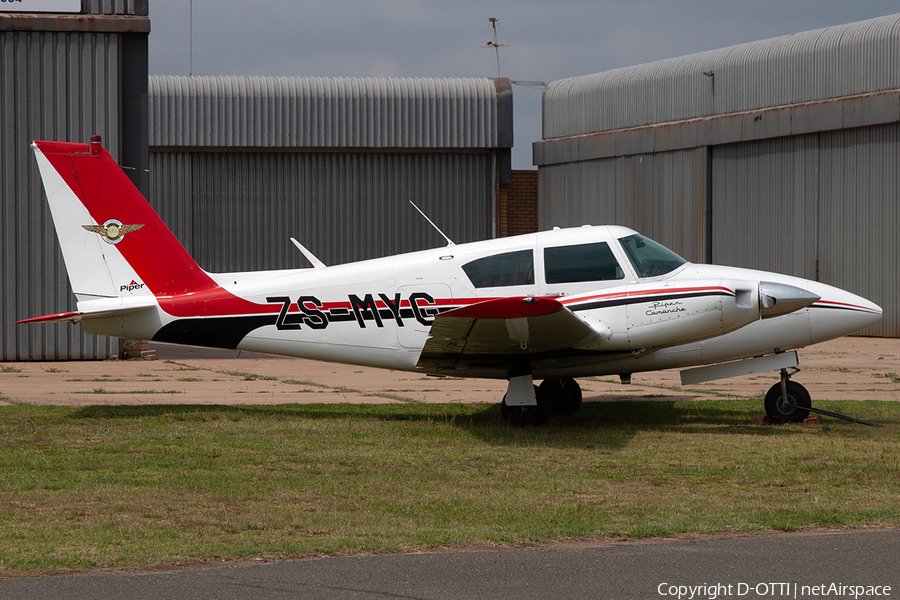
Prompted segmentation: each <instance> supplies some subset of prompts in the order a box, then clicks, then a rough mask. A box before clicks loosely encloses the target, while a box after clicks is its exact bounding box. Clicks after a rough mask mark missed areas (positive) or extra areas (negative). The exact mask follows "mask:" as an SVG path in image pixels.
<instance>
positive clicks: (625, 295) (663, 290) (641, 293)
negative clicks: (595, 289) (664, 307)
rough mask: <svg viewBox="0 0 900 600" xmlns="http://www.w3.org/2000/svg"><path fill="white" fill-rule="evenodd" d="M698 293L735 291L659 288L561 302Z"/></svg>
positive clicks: (707, 287) (710, 287) (729, 292)
mask: <svg viewBox="0 0 900 600" xmlns="http://www.w3.org/2000/svg"><path fill="white" fill-rule="evenodd" d="M696 292H724V293H726V294H728V295H731V296H733V295H734V290H732V289H730V288H727V287H724V286H705V287H691V288H657V289H652V290H641V291H636V292H615V293H613V294H597V295H594V296H579V297H576V298H567V299H563V300H560V302H561V303H562V304H564V305H569V304H581V303H583V302H591V301H594V300H617V299H620V298H639V297H641V296H657V295H659V294H692V293H696Z"/></svg>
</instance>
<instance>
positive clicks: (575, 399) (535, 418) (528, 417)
mask: <svg viewBox="0 0 900 600" xmlns="http://www.w3.org/2000/svg"><path fill="white" fill-rule="evenodd" d="M507 395H508V394H505V395H504V396H503V402H501V403H500V412H501V414H502V415H503V420H504V421H506V422H507V423H509V424H510V425H515V426H516V427H524V426H526V425H533V426H538V425H543V424H544V423H546V422H547V419H548V418H549V417H550V415H574V414H575V413H576V412H578V409H579V408H581V396H582V394H581V386H580V385H578V382H577V381H575V380H574V379H570V378H565V379H545V380H543V381H542V382H541V385H540V386H537V385H536V386H534V395H535V400H536V401H537V404H536V405H532V406H528V405H519V406H516V405H510V404H507V402H506V398H507Z"/></svg>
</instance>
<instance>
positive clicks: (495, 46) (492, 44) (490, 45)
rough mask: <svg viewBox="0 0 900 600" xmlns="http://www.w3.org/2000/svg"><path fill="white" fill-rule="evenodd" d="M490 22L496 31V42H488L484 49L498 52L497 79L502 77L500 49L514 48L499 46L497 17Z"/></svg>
mask: <svg viewBox="0 0 900 600" xmlns="http://www.w3.org/2000/svg"><path fill="white" fill-rule="evenodd" d="M488 21H490V22H491V27H492V28H493V30H494V41H493V42H491V41H488V43H486V44H485V45H483V46H482V48H493V49H494V50H495V51H496V52H497V77H500V48H506V47H508V46H512V44H498V43H497V17H488Z"/></svg>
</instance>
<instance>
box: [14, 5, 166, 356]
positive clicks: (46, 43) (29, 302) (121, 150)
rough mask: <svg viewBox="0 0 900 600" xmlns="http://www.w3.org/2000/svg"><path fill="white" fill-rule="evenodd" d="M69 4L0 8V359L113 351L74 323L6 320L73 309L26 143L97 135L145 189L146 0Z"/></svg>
mask: <svg viewBox="0 0 900 600" xmlns="http://www.w3.org/2000/svg"><path fill="white" fill-rule="evenodd" d="M79 9H80V10H79ZM73 10H74V11H75V12H74V13H73V14H43V13H34V14H21V13H7V12H4V13H0V156H2V158H3V162H2V165H0V223H2V226H0V319H2V322H0V360H30V359H64V358H108V357H109V356H110V354H111V353H115V352H118V346H119V344H118V340H115V339H111V338H105V337H95V336H87V335H84V333H83V332H82V330H81V327H72V326H64V327H59V326H52V327H46V326H41V327H25V326H17V325H16V324H15V323H16V321H17V320H19V319H23V318H27V317H28V316H31V315H41V314H49V313H55V312H61V311H65V310H73V309H74V307H75V297H74V296H73V295H72V292H71V289H70V287H69V282H68V277H67V275H66V269H65V265H64V264H63V261H62V255H61V254H60V251H59V244H58V243H57V241H56V235H55V233H54V231H53V226H52V220H51V219H50V211H49V209H48V208H47V205H46V202H45V201H44V192H43V188H42V186H41V180H40V176H39V175H38V171H37V168H36V165H35V161H34V156H33V154H32V152H31V148H30V145H31V142H32V141H33V140H35V139H38V140H40V139H50V140H62V141H79V142H81V141H86V140H89V139H90V136H91V135H92V134H100V135H102V136H103V141H104V144H105V145H106V146H107V147H108V148H109V150H110V151H111V152H112V153H113V156H115V157H116V158H117V159H119V161H120V162H121V164H123V165H130V166H132V167H134V168H133V169H130V170H128V171H126V173H128V175H129V176H130V177H131V178H132V181H134V182H135V184H136V185H137V186H138V187H139V188H140V189H142V190H143V191H145V190H146V186H145V185H144V182H142V180H141V179H142V176H144V177H143V179H144V181H145V180H146V177H145V174H146V165H147V162H146V159H147V137H146V131H147V109H146V107H147V36H148V34H149V32H150V19H149V17H148V16H147V15H148V11H147V0H82V2H81V5H80V7H79V4H78V3H77V1H76V2H75V4H74V8H73Z"/></svg>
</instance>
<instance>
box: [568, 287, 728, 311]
mask: <svg viewBox="0 0 900 600" xmlns="http://www.w3.org/2000/svg"><path fill="white" fill-rule="evenodd" d="M733 295H734V294H729V293H728V292H724V291H721V290H716V291H709V292H698V293H690V294H684V293H682V294H678V293H675V294H659V295H653V296H633V297H627V298H614V299H612V300H594V301H589V302H585V303H583V304H574V303H573V304H566V308H568V309H569V310H571V311H572V312H578V311H581V310H594V309H596V308H609V307H611V306H627V305H629V304H646V303H651V302H665V301H666V300H683V299H685V298H702V297H704V296H733Z"/></svg>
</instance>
